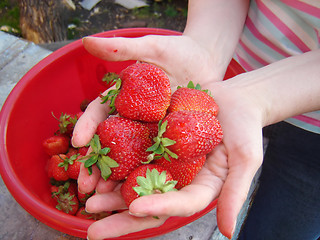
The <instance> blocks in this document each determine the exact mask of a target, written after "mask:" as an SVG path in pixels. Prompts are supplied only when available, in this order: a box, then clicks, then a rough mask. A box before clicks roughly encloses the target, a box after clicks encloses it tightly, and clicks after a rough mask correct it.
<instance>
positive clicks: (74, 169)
mask: <svg viewBox="0 0 320 240" xmlns="http://www.w3.org/2000/svg"><path fill="white" fill-rule="evenodd" d="M78 159H79V155H78V154H76V155H73V156H71V157H70V158H68V160H67V161H68V164H69V166H68V169H67V174H68V176H69V178H71V179H75V180H77V179H78V176H79V173H80V166H81V162H79V161H78Z"/></svg>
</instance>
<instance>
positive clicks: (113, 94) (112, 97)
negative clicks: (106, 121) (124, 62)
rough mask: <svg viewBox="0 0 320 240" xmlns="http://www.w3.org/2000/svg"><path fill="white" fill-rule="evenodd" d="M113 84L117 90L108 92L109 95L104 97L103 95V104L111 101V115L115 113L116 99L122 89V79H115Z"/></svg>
mask: <svg viewBox="0 0 320 240" xmlns="http://www.w3.org/2000/svg"><path fill="white" fill-rule="evenodd" d="M113 83H115V89H111V90H109V91H108V93H107V95H105V96H103V95H101V96H100V97H101V100H102V101H101V104H104V103H106V102H107V101H110V103H109V107H110V108H111V110H110V112H109V114H111V113H113V112H114V111H115V109H116V108H115V104H114V103H115V99H116V97H117V96H118V94H119V92H120V89H121V79H120V78H117V79H113Z"/></svg>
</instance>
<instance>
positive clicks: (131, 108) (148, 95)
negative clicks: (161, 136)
mask: <svg viewBox="0 0 320 240" xmlns="http://www.w3.org/2000/svg"><path fill="white" fill-rule="evenodd" d="M115 85H116V89H115V90H114V89H113V90H110V91H109V93H108V94H107V95H106V96H105V97H103V102H105V101H107V100H110V101H111V103H110V106H111V108H113V109H116V110H117V111H118V113H119V114H120V116H123V117H126V118H129V119H132V120H139V121H144V122H158V121H159V120H161V119H162V118H163V117H164V116H165V115H166V111H167V108H168V107H169V105H170V98H171V88H170V81H169V78H168V76H167V75H166V74H165V72H164V71H162V70H161V69H160V68H158V67H156V66H154V65H152V64H148V63H135V64H132V65H130V66H128V67H127V68H126V69H124V70H122V72H121V73H120V78H119V79H118V80H116V84H115Z"/></svg>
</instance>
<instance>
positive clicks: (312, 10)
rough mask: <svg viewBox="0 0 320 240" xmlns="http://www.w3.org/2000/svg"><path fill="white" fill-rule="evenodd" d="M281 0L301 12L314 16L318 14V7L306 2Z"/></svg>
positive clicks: (317, 16)
mask: <svg viewBox="0 0 320 240" xmlns="http://www.w3.org/2000/svg"><path fill="white" fill-rule="evenodd" d="M281 2H283V3H285V4H287V5H288V6H290V7H292V8H295V9H297V10H299V11H301V12H305V13H307V14H309V15H312V16H314V17H316V18H319V16H320V9H319V8H318V7H315V6H312V5H310V4H308V3H305V2H302V1H296V0H281Z"/></svg>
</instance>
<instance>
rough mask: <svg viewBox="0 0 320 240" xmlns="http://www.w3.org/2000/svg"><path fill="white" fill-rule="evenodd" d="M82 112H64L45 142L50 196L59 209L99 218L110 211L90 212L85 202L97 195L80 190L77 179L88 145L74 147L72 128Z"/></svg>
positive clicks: (82, 216)
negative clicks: (81, 160) (72, 143)
mask: <svg viewBox="0 0 320 240" xmlns="http://www.w3.org/2000/svg"><path fill="white" fill-rule="evenodd" d="M81 115H82V111H81V112H79V113H78V114H76V115H71V114H65V113H61V116H60V117H59V118H56V117H55V118H56V119H57V120H58V126H57V128H58V130H57V131H56V132H55V133H54V134H53V135H52V136H50V137H49V138H47V139H45V140H44V141H43V143H42V146H43V149H44V151H45V152H46V153H47V154H48V156H49V157H48V161H47V165H46V171H47V174H48V177H49V178H50V183H51V188H50V191H51V196H52V202H53V205H54V206H55V207H56V208H57V209H58V210H60V211H63V212H65V213H68V214H71V215H76V216H78V217H80V218H84V219H94V220H96V219H100V218H102V217H105V216H108V215H110V214H111V212H105V213H101V214H89V213H87V212H86V211H85V208H84V206H85V202H86V201H87V199H88V198H89V197H90V196H92V195H93V194H94V192H92V193H88V194H83V193H80V192H78V186H77V179H78V176H79V172H80V165H81V162H80V159H81V158H83V157H84V156H85V155H86V153H87V151H88V147H81V148H78V149H76V148H73V147H72V146H71V137H72V132H73V128H74V126H75V124H76V122H77V120H78V118H79V117H80V116H81Z"/></svg>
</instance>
